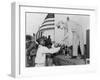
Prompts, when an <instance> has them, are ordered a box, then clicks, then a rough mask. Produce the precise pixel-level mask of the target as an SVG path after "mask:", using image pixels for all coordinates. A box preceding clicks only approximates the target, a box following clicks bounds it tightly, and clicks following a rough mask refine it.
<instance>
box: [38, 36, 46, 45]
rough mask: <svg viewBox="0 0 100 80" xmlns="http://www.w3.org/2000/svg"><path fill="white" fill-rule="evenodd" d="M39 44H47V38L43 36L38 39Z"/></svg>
mask: <svg viewBox="0 0 100 80" xmlns="http://www.w3.org/2000/svg"><path fill="white" fill-rule="evenodd" d="M37 42H38V44H40V45H42V46H45V39H44V38H43V37H41V38H39V39H38V40H37Z"/></svg>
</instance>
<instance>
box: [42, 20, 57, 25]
mask: <svg viewBox="0 0 100 80" xmlns="http://www.w3.org/2000/svg"><path fill="white" fill-rule="evenodd" d="M54 21H55V20H46V21H44V22H43V23H42V24H44V23H47V22H54Z"/></svg>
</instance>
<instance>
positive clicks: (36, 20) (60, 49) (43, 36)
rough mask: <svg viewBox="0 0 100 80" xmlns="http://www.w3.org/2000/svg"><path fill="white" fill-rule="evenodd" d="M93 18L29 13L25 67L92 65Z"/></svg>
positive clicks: (27, 13) (26, 26)
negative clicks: (91, 38) (91, 36)
mask: <svg viewBox="0 0 100 80" xmlns="http://www.w3.org/2000/svg"><path fill="white" fill-rule="evenodd" d="M89 27H90V15H88V14H67V13H65V14H64V13H63V14H62V13H45V12H43V13H42V12H40V13H39V12H26V13H25V66H26V67H44V66H66V67H67V65H68V66H69V65H73V66H75V65H88V64H89V63H90V51H89V49H90V47H89V45H90V44H89V43H90V41H89V38H90V28H89Z"/></svg>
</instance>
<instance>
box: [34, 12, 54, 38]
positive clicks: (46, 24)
mask: <svg viewBox="0 0 100 80" xmlns="http://www.w3.org/2000/svg"><path fill="white" fill-rule="evenodd" d="M54 25H55V15H54V13H48V14H47V16H46V17H45V19H44V21H43V23H42V24H41V26H40V27H39V30H38V32H37V34H36V39H38V38H40V37H42V33H43V31H45V30H50V29H54Z"/></svg>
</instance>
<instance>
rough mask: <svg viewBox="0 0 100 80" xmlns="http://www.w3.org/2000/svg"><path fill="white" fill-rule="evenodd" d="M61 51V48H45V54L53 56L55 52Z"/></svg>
mask: <svg viewBox="0 0 100 80" xmlns="http://www.w3.org/2000/svg"><path fill="white" fill-rule="evenodd" d="M59 50H60V47H58V48H51V49H48V48H45V52H46V53H51V54H53V53H55V52H58V51H59Z"/></svg>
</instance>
